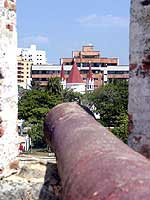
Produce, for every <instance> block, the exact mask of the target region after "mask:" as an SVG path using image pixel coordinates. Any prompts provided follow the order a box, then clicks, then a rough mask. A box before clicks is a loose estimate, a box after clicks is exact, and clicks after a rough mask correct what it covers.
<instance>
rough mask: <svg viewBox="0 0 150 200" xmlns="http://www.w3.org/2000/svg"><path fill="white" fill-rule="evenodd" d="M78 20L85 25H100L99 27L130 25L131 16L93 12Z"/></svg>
mask: <svg viewBox="0 0 150 200" xmlns="http://www.w3.org/2000/svg"><path fill="white" fill-rule="evenodd" d="M77 22H78V23H79V24H81V25H85V26H96V27H97V26H99V27H114V26H116V27H128V26H129V18H128V17H121V16H113V15H102V16H98V15H96V14H91V15H88V16H83V17H80V18H79V19H77Z"/></svg>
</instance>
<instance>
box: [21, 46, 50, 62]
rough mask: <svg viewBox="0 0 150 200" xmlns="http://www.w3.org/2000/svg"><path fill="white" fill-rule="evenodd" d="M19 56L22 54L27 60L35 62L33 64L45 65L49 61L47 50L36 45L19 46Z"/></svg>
mask: <svg viewBox="0 0 150 200" xmlns="http://www.w3.org/2000/svg"><path fill="white" fill-rule="evenodd" d="M17 56H21V57H22V58H23V59H24V60H25V61H31V62H33V65H43V64H46V63H47V59H46V52H45V51H43V50H37V48H36V45H31V46H30V48H18V49H17Z"/></svg>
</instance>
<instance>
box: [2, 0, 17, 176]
mask: <svg viewBox="0 0 150 200" xmlns="http://www.w3.org/2000/svg"><path fill="white" fill-rule="evenodd" d="M16 50H17V32H16V1H15V0H0V173H2V172H3V169H4V168H6V166H9V164H10V163H11V162H13V160H15V157H16V155H17V154H18V147H17V145H18V144H17V143H18V134H17V60H16V58H17V57H16V52H17V51H16ZM11 166H12V165H11Z"/></svg>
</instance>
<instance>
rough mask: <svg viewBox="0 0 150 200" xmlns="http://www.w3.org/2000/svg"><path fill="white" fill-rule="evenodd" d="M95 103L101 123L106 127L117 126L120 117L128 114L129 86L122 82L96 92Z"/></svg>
mask: <svg viewBox="0 0 150 200" xmlns="http://www.w3.org/2000/svg"><path fill="white" fill-rule="evenodd" d="M93 103H94V105H95V107H96V109H97V112H99V113H100V116H101V123H102V124H103V125H104V126H107V127H110V126H116V125H117V123H118V116H120V114H123V113H127V105H128V84H127V82H120V83H117V84H107V85H105V86H103V87H101V88H99V89H98V90H96V91H95V92H94V100H93Z"/></svg>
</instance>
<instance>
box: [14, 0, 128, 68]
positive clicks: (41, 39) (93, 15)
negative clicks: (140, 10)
mask: <svg viewBox="0 0 150 200" xmlns="http://www.w3.org/2000/svg"><path fill="white" fill-rule="evenodd" d="M33 8H35V9H33ZM122 8H124V9H122ZM17 29H18V47H23V48H24V47H29V46H30V44H36V45H37V48H38V49H42V50H45V51H46V53H47V58H48V63H59V59H60V58H61V57H70V56H71V53H72V51H73V50H81V48H82V45H87V44H93V45H94V46H95V49H97V50H100V51H101V53H102V56H103V57H118V58H119V59H120V64H128V55H129V50H128V49H129V42H128V37H129V0H127V1H125V2H124V1H123V2H120V0H116V1H115V4H114V1H113V0H109V3H108V1H107V2H105V1H104V2H100V1H98V0H95V1H93V2H91V1H89V0H87V1H84V0H83V1H82V2H79V0H77V1H76V2H75V3H74V4H73V3H72V2H70V1H69V0H65V1H63V2H59V1H58V0H56V1H55V2H49V1H48V0H45V1H44V3H43V2H41V1H39V2H37V1H35V0H32V1H31V2H30V4H28V1H25V0H22V1H17Z"/></svg>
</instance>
